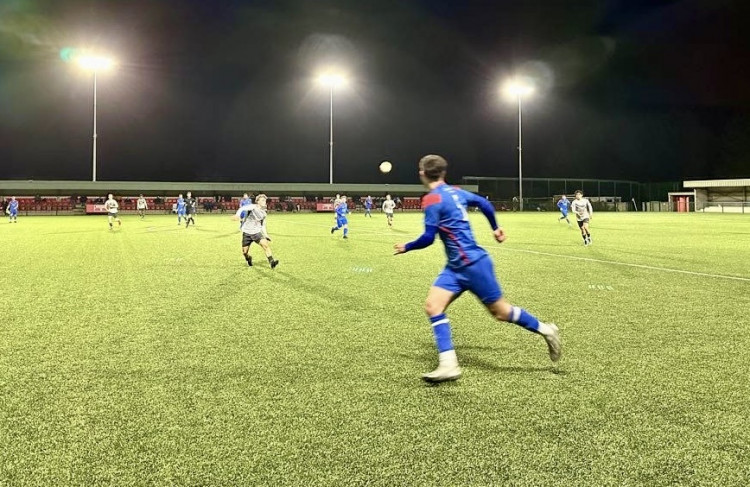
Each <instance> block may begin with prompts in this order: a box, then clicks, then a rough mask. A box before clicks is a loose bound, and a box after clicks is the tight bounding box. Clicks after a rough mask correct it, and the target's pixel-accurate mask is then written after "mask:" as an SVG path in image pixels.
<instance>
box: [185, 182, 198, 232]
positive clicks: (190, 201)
mask: <svg viewBox="0 0 750 487" xmlns="http://www.w3.org/2000/svg"><path fill="white" fill-rule="evenodd" d="M185 209H186V210H187V216H186V217H185V228H187V227H189V226H190V222H193V226H195V213H196V212H197V211H198V200H197V199H195V198H193V196H192V195H191V194H190V191H188V192H187V198H185Z"/></svg>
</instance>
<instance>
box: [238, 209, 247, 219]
mask: <svg viewBox="0 0 750 487" xmlns="http://www.w3.org/2000/svg"><path fill="white" fill-rule="evenodd" d="M246 216H247V212H246V211H241V212H240V220H244V219H245V217H246Z"/></svg>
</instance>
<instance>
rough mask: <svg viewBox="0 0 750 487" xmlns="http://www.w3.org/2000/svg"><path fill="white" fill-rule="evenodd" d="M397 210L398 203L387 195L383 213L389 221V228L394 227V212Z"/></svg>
mask: <svg viewBox="0 0 750 487" xmlns="http://www.w3.org/2000/svg"><path fill="white" fill-rule="evenodd" d="M395 208H396V202H395V201H393V200H392V199H391V195H389V194H387V195H385V201H383V213H385V218H386V220H388V226H389V227H392V226H393V210H394V209H395Z"/></svg>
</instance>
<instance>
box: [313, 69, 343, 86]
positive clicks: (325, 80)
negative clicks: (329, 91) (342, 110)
mask: <svg viewBox="0 0 750 487" xmlns="http://www.w3.org/2000/svg"><path fill="white" fill-rule="evenodd" d="M347 82H348V80H347V78H346V76H344V75H343V74H337V73H323V74H321V75H319V76H318V84H320V85H322V86H329V87H332V88H338V87H341V86H345V85H346V84H347Z"/></svg>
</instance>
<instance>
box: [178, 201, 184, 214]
mask: <svg viewBox="0 0 750 487" xmlns="http://www.w3.org/2000/svg"><path fill="white" fill-rule="evenodd" d="M177 212H178V213H185V200H184V199H182V198H177Z"/></svg>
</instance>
